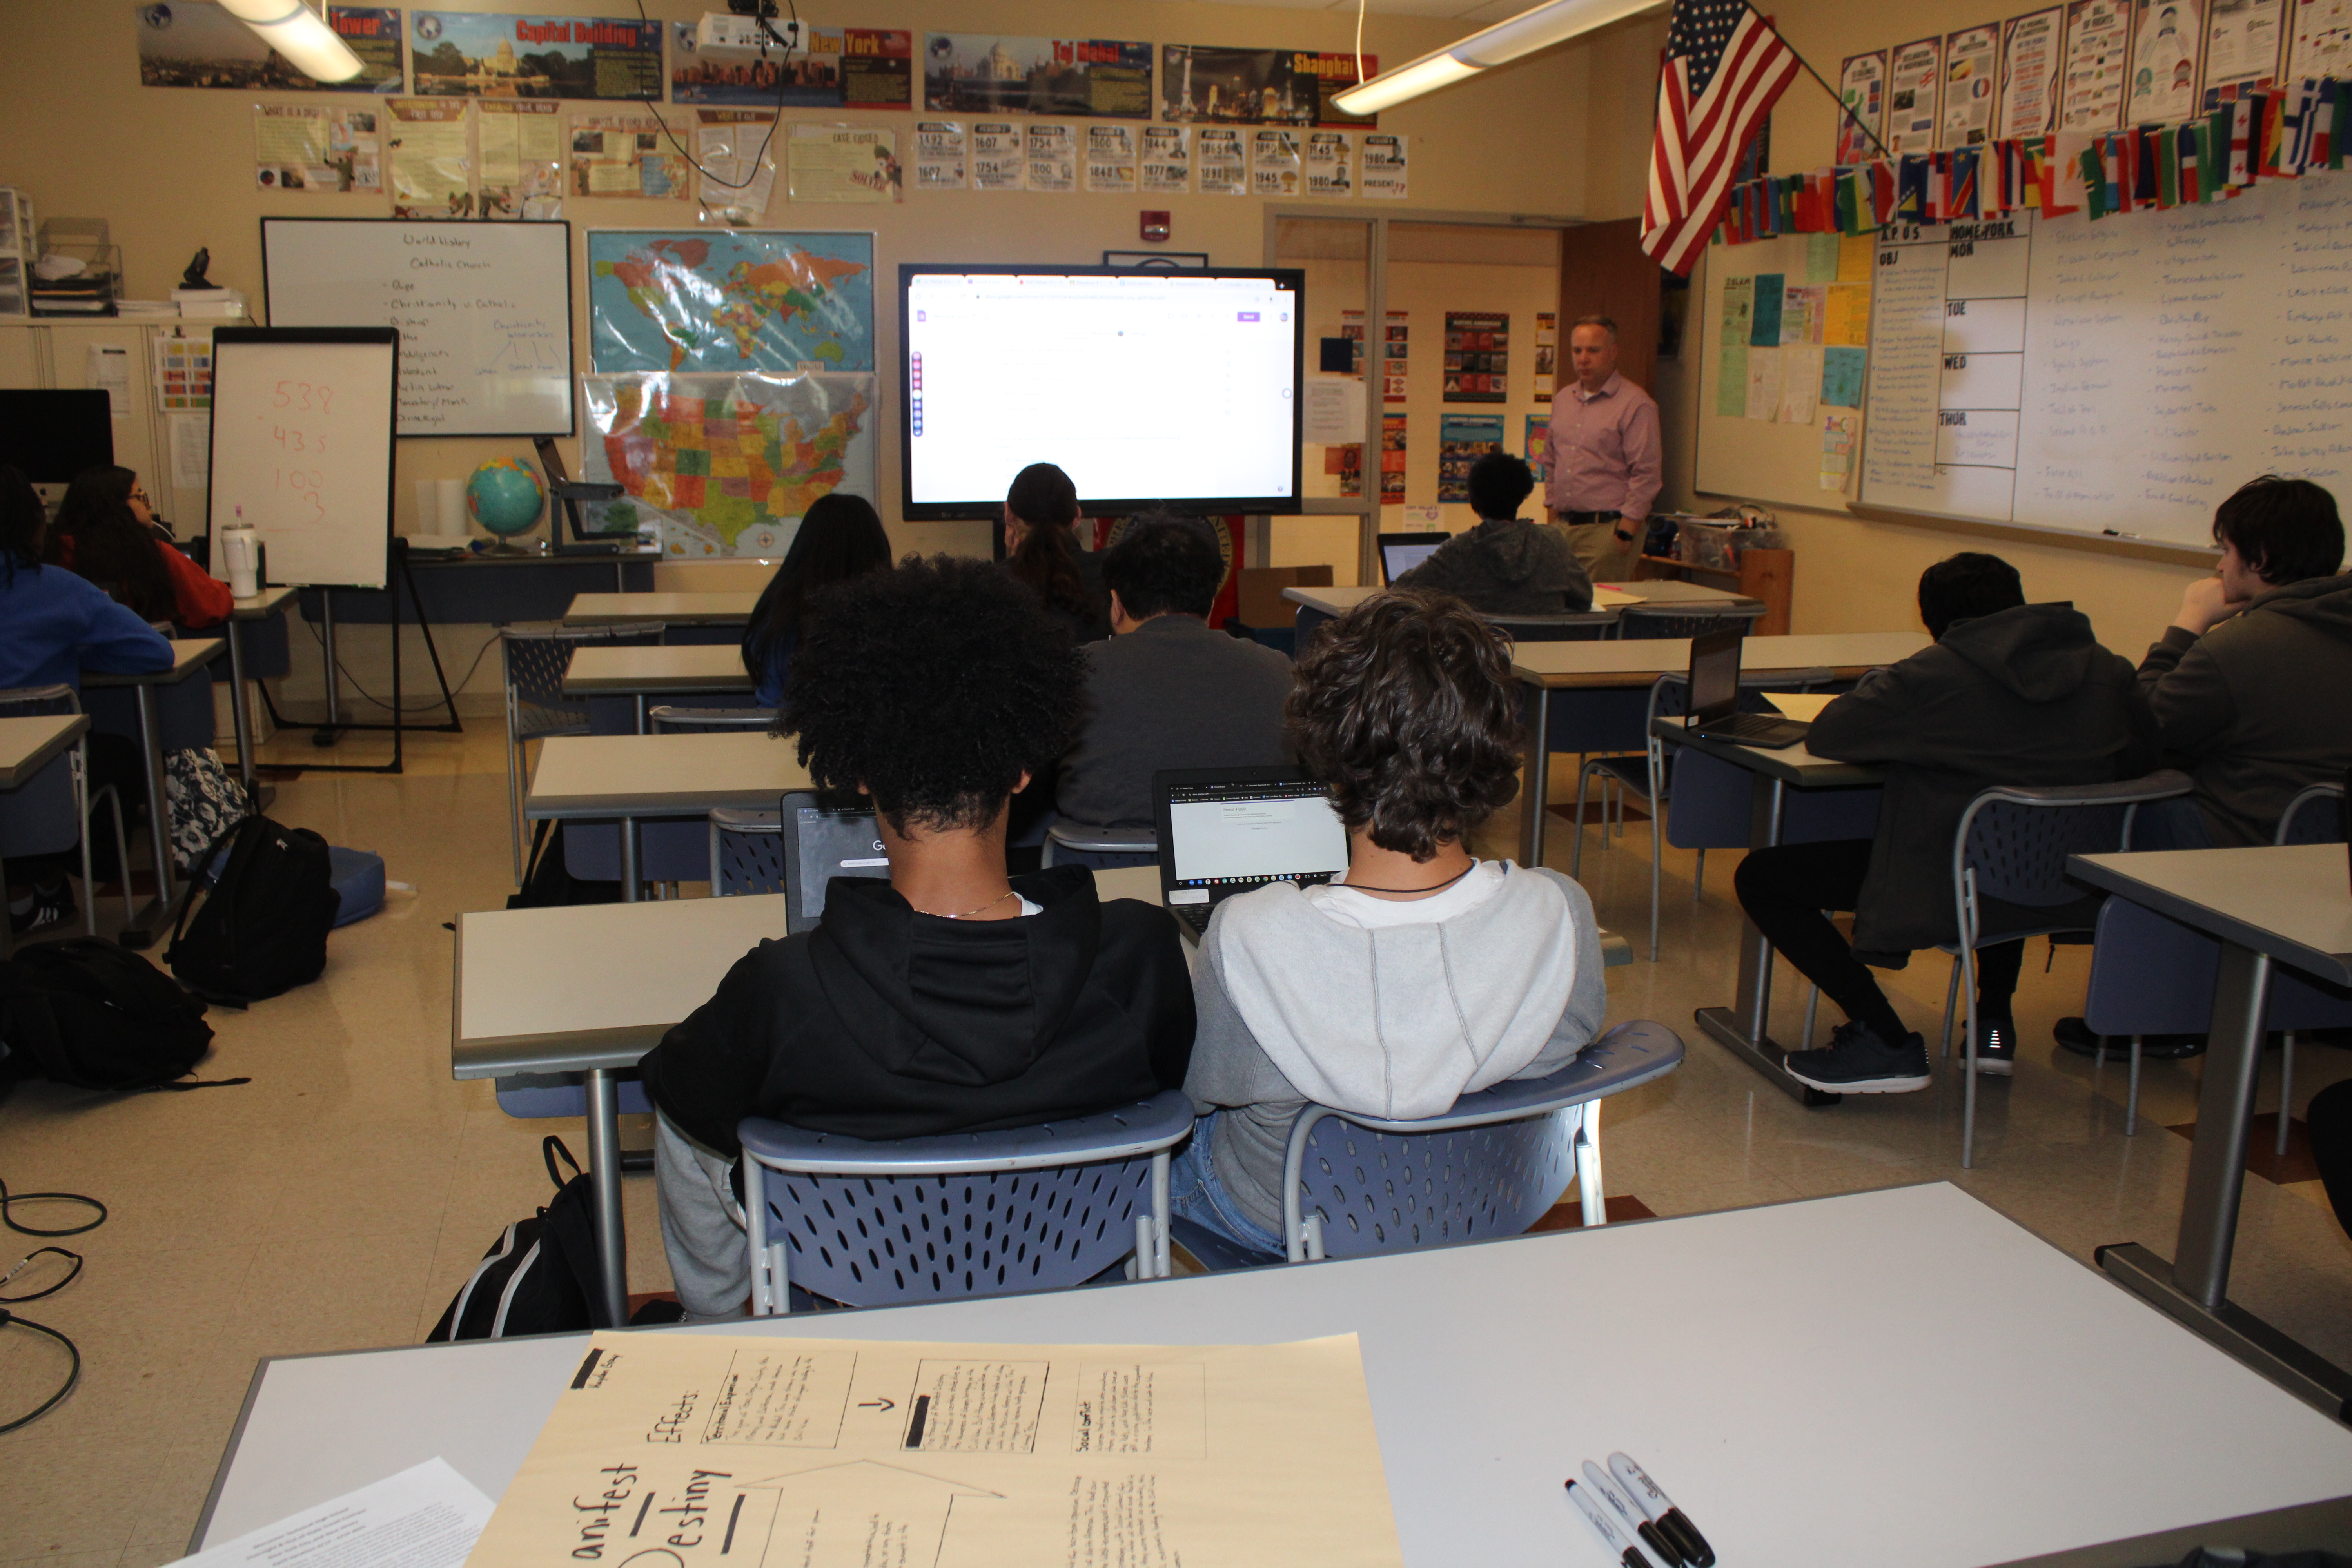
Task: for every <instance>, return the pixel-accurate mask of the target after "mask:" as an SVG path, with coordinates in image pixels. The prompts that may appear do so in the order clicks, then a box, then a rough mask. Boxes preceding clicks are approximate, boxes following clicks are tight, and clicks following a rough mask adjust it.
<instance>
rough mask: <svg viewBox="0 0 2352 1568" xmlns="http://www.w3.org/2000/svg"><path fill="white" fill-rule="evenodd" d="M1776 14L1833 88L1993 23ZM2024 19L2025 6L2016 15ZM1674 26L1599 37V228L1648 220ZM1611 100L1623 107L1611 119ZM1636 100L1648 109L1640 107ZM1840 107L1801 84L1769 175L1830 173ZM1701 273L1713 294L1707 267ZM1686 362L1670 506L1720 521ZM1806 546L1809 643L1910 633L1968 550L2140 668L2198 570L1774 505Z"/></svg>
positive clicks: (1669, 376) (1968, 8) (2001, 533)
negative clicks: (1946, 37)
mask: <svg viewBox="0 0 2352 1568" xmlns="http://www.w3.org/2000/svg"><path fill="white" fill-rule="evenodd" d="M1771 9H1772V15H1773V17H1774V20H1775V21H1776V23H1777V24H1778V25H1779V26H1780V32H1781V35H1782V36H1783V37H1786V38H1787V39H1788V40H1789V43H1790V46H1791V47H1793V48H1795V49H1796V50H1797V52H1798V53H1799V54H1801V55H1802V56H1803V57H1804V58H1806V59H1807V60H1809V61H1811V63H1812V65H1813V67H1814V68H1816V69H1818V70H1819V71H1821V73H1822V75H1823V76H1825V77H1827V78H1829V79H1831V80H1832V81H1834V80H1835V79H1836V78H1837V69H1838V65H1839V62H1840V61H1841V60H1842V59H1843V58H1844V57H1846V56H1847V55H1850V54H1859V53H1861V52H1863V51H1864V50H1866V49H1878V48H1887V47H1892V46H1894V45H1895V44H1898V43H1903V42H1907V41H1908V40H1910V39H1912V38H1916V37H1925V36H1927V34H1929V33H1933V32H1937V31H1945V32H1948V31H1950V30H1952V29H1954V28H1957V27H1966V26H1975V25H1977V24H1978V23H1980V22H1982V21H1983V20H1984V19H1985V16H1986V13H1985V11H1984V9H1983V8H1982V7H1981V6H1980V5H1963V4H1959V3H1958V0H1919V3H1917V4H1912V5H1899V6H1895V5H1883V4H1873V3H1871V0H1782V3H1781V4H1780V5H1777V6H1774V7H1772V8H1771ZM2011 9H2012V10H2017V11H2021V10H2024V9H2027V7H2026V6H2024V5H2016V6H2014V7H2012V8H2011ZM1664 43H1665V24H1664V20H1663V19H1660V20H1655V21H1643V22H1640V23H1635V24H1632V25H1629V26H1625V27H1622V28H1620V29H1618V30H1616V31H1614V32H1612V33H1611V34H1609V35H1607V36H1606V37H1603V38H1601V39H1598V40H1596V41H1595V42H1594V44H1593V45H1592V46H1591V47H1590V48H1589V53H1590V54H1591V81H1592V86H1593V112H1592V117H1591V123H1592V139H1591V166H1590V167H1589V168H1588V170H1587V171H1586V174H1585V190H1586V192H1587V194H1588V196H1589V200H1588V203H1587V205H1586V210H1585V216H1587V217H1590V218H1591V219H1593V220H1595V221H1596V222H1597V221H1601V220H1603V219H1608V218H1616V217H1630V216H1637V215H1638V214H1639V213H1640V212H1641V210H1642V195H1643V188H1644V174H1645V170H1646V167H1647V163H1648V160H1649V148H1650V128H1651V121H1652V114H1653V109H1652V104H1653V102H1654V91H1655V83H1656V79H1657V78H1656V58H1657V51H1658V50H1659V49H1661V48H1663V47H1664ZM1604 95H1608V96H1610V97H1612V99H1613V100H1614V106H1613V108H1612V109H1611V110H1606V111H1604V110H1603V108H1602V101H1603V97H1604ZM1636 100H1638V101H1636ZM1836 123H1837V106H1836V104H1835V102H1834V101H1833V100H1832V99H1831V97H1830V95H1829V94H1828V93H1827V92H1825V91H1823V90H1822V89H1821V88H1820V87H1818V86H1816V85H1814V83H1813V81H1812V79H1811V78H1810V77H1806V76H1802V75H1801V76H1799V77H1798V79H1797V80H1796V82H1795V83H1794V85H1792V86H1791V87H1790V89H1788V91H1787V92H1786V93H1785V94H1784V95H1783V96H1782V97H1781V99H1780V106H1779V107H1778V108H1777V109H1776V110H1774V111H1773V116H1772V168H1773V172H1774V173H1776V174H1792V173H1795V172H1797V171H1799V170H1801V169H1811V168H1816V167H1819V166H1821V165H1822V164H1825V163H1829V162H1830V161H1831V158H1832V155H1833V147H1834V142H1835V132H1836ZM1707 255H1708V258H1710V259H1713V258H1721V259H1722V263H1723V265H1725V266H1727V267H1732V268H1738V269H1740V270H1746V269H1747V268H1741V267H1740V263H1739V260H1738V250H1737V249H1734V250H1730V251H1728V252H1726V251H1725V250H1723V249H1721V248H1720V247H1717V248H1716V249H1711V250H1710V251H1709V252H1708V253H1707ZM1705 267H1706V262H1702V263H1701V269H1700V271H1698V272H1696V273H1694V274H1693V279H1692V282H1693V287H1694V289H1704V287H1705V284H1706V277H1705V271H1704V269H1705ZM1698 298H1704V295H1698V296H1696V298H1695V299H1694V302H1693V310H1692V312H1691V319H1692V322H1693V330H1692V335H1691V338H1690V341H1689V342H1687V343H1686V345H1685V350H1684V357H1683V359H1682V361H1681V362H1680V363H1663V364H1661V365H1660V367H1659V374H1658V385H1657V386H1656V387H1655V388H1654V391H1655V392H1656V394H1657V397H1658V404H1659V407H1660V409H1661V411H1662V412H1663V414H1664V436H1665V448H1666V498H1667V500H1669V501H1670V502H1671V503H1672V504H1674V505H1676V506H1683V507H1694V508H1696V510H1702V511H1704V510H1713V509H1714V508H1716V507H1718V506H1721V505H1723V504H1724V502H1725V501H1726V500H1729V499H1737V498H1733V497H1727V496H1720V495H1702V494H1699V493H1697V491H1696V484H1695V480H1694V476H1693V469H1692V453H1693V449H1694V437H1695V435H1696V430H1697V425H1698V397H1699V395H1700V389H1699V386H1698V374H1697V373H1698V362H1697V358H1696V353H1697V342H1696V338H1697V325H1696V323H1697V322H1698V321H1699V312H1698V310H1697V308H1696V300H1697V299H1698ZM1773 510H1774V512H1775V513H1776V514H1777V515H1778V516H1779V517H1780V521H1781V524H1782V525H1783V526H1784V527H1785V528H1786V529H1787V530H1788V531H1789V532H1790V536H1791V539H1792V541H1793V542H1794V543H1795V545H1796V548H1797V552H1798V554H1797V592H1796V605H1795V629H1796V630H1798V631H1800V632H1828V631H1861V630H1877V629H1883V628H1885V627H1889V626H1899V625H1905V624H1909V623H1911V622H1912V620H1913V619H1914V616H1913V611H1912V608H1911V606H1912V605H1913V603H1914V595H1915V594H1916V590H1917V586H1918V580H1919V574H1920V572H1921V571H1922V570H1923V569H1924V568H1926V567H1927V565H1929V564H1931V563H1934V562H1936V561H1939V560H1941V559H1942V558H1943V557H1945V556H1947V555H1949V554H1951V553H1952V552H1954V551H1957V550H1990V551H1992V552H1995V553H1997V554H2000V555H2001V556H2003V557H2005V558H2007V559H2008V560H2009V561H2011V563H2014V564H2015V565H2016V567H2017V568H2018V570H2019V572H2021V574H2023V575H2024V578H2025V590H2026V593H2027V594H2028V595H2030V596H2032V597H2033V598H2035V599H2068V600H2072V601H2073V602H2074V604H2075V605H2078V606H2080V607H2081V609H2082V610H2083V611H2084V614H2086V615H2088V616H2090V617H2091V621H2092V624H2093V625H2094V626H2095V627H2096V628H2097V630H2098V634H2099V637H2100V638H2101V639H2102V640H2103V641H2105V643H2106V644H2107V645H2108V646H2109V647H2113V648H2116V650H2118V651H2119V652H2123V653H2126V654H2127V655H2129V656H2131V657H2134V658H2137V656H2138V654H2139V651H2140V650H2141V648H2142V647H2145V646H2146V645H2147V643H2148V642H2149V641H2151V640H2152V639H2154V638H2155V637H2156V636H2157V635H2158V633H2159V632H2161V631H2162V630H2163V629H2164V626H2165V625H2166V624H2167V623H2168V621H2169V620H2170V619H2171V617H2172V613H2173V611H2174V609H2175V608H2176V607H2177V606H2178V605H2179V601H2180V590H2181V588H2182V587H2183V586H2184V585H2185V584H2187V583H2188V582H2189V580H2190V579H2191V578H2192V577H2194V576H2196V575H2197V574H2199V572H2200V567H2199V566H2197V565H2193V564H2189V563H2185V562H2184V561H2183V560H2182V559H2181V558H2180V557H2179V556H2177V555H2174V554H2171V553H2168V552H2141V554H2142V556H2143V558H2139V559H2135V558H2133V557H2132V556H2131V555H2129V554H2126V553H2125V552H2123V551H2121V550H2119V549H2118V548H2117V547H2116V546H2113V545H2101V544H2097V543H2094V542H2090V541H2088V540H2084V541H2082V542H2079V543H2077V542H2073V541H2065V542H2051V541H2047V540H2044V539H2042V538H2040V537H2038V536H2036V535H2034V534H2032V533H2027V532H2021V531H2016V530H2011V529H1999V528H1981V529H1977V528H1968V527H1965V526H1964V525H1952V526H1948V527H1927V526H1919V525H1916V524H1910V523H1896V522H1883V521H1873V520H1870V519H1866V518H1863V517H1859V516H1856V515H1854V514H1853V513H1852V512H1850V511H1848V510H1846V509H1845V508H1844V507H1843V505H1842V504H1835V505H1825V506H1804V507H1800V506H1790V505H1787V504H1785V503H1779V502H1776V503H1774V504H1773Z"/></svg>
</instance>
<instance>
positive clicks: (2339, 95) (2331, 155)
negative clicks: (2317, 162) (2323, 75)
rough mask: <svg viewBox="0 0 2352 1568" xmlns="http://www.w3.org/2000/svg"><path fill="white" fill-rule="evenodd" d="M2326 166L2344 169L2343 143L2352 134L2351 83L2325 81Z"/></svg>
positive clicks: (2334, 80)
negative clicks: (2326, 104) (2326, 110)
mask: <svg viewBox="0 0 2352 1568" xmlns="http://www.w3.org/2000/svg"><path fill="white" fill-rule="evenodd" d="M2327 103H2328V112H2327V138H2326V139H2327V152H2326V158H2327V166H2328V167H2329V168H2330V169H2341V168H2342V167H2344V143H2345V141H2346V140H2347V132H2352V118H2347V117H2352V83H2347V82H2341V81H2337V80H2336V79H2335V78H2334V77H2329V78H2328V79H2327Z"/></svg>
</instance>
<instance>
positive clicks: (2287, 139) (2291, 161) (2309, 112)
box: [2279, 77, 2319, 179]
mask: <svg viewBox="0 0 2352 1568" xmlns="http://www.w3.org/2000/svg"><path fill="white" fill-rule="evenodd" d="M2279 128H2280V135H2281V137H2282V138H2283V142H2284V144H2283V145H2282V146H2281V147H2280V149H2279V173H2280V174H2284V175H2285V176H2286V177H2287V178H2289V179H2294V178H2295V177H2297V176H2299V175H2300V174H2302V173H2303V172H2304V171H2305V169H2308V168H2310V167H2311V139H2312V137H2313V136H2314V135H2315V133H2316V132H2318V130H2319V83H2318V82H2316V81H2315V80H2313V79H2311V78H2309V77H2305V78H2304V79H2303V80H2301V81H2299V82H2297V83H2295V85H2294V88H2293V89H2291V90H2290V91H2289V92H2288V94H2287V100H2286V111H2285V113H2284V114H2283V115H2282V116H2281V117H2280V121H2279Z"/></svg>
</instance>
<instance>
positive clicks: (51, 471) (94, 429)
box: [0, 388, 114, 485]
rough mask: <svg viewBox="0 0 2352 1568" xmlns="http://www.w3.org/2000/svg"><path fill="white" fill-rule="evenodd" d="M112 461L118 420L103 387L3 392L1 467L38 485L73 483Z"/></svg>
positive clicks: (0, 431)
mask: <svg viewBox="0 0 2352 1568" xmlns="http://www.w3.org/2000/svg"><path fill="white" fill-rule="evenodd" d="M113 461H114V418H113V412H112V409H111V408H110V405H109V404H108V402H107V395H106V393H105V391H104V390H103V389H100V388H92V389H89V390H87V391H79V390H78V391H71V392H46V391H44V392H36V391H30V390H22V389H16V390H9V391H5V392H0V467H5V468H19V469H22V470H23V471H24V475H25V477H26V479H30V480H32V481H33V482H34V483H35V484H37V485H63V484H70V483H71V482H72V481H73V478H74V476H75V475H76V474H79V473H80V472H81V471H82V470H83V469H84V468H102V467H104V466H105V465H106V464H109V463H111V462H113Z"/></svg>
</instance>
